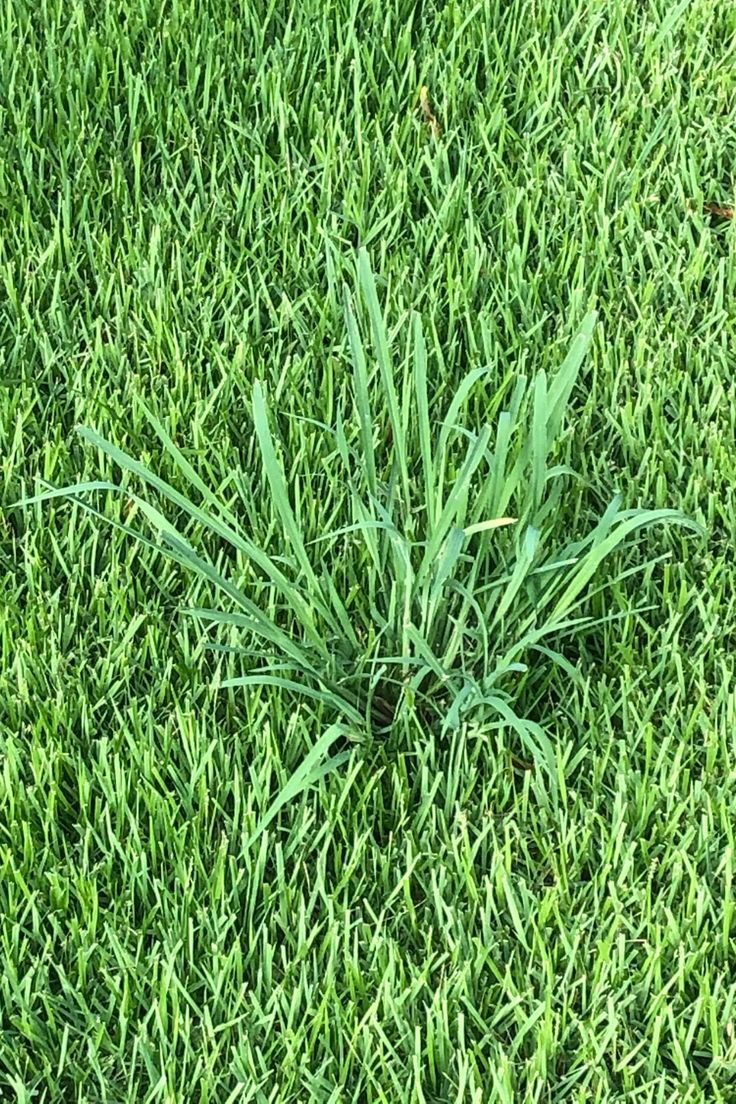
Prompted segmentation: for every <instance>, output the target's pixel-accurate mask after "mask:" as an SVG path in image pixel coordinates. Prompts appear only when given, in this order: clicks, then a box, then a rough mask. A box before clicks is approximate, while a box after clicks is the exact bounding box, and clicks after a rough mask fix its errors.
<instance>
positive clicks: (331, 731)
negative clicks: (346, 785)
mask: <svg viewBox="0 0 736 1104" xmlns="http://www.w3.org/2000/svg"><path fill="white" fill-rule="evenodd" d="M347 736H349V733H348V732H347V731H346V730H345V729H344V728H343V727H342V725H339V724H333V725H330V727H329V728H328V729H327V731H326V732H324V733H323V734H322V736H320V738H319V740H317V743H316V744H315V745H314V747H313V748H312V749H311V750H310V751H309V752H308V754H307V755H306V756H305V757H304V759H303V760H302V762H301V763H300V764H299V766H298V767H297V768H296V770H295V771H294V773H293V774H292V775H291V777H290V778H289V780H288V781H287V782H286V784H285V785H284V786H283V788H282V789H281V790H280V791H279V793H278V795H277V796H276V797H275V798H274V800H273V801H272V802H271V803H270V805H269V806H268V808H267V809H266V811H265V812H264V813H263V815H262V816H261V818H260V820H259V821H258V823H257V824H256V826H255V828H254V829H253V831H252V832H251V834H250V836H249V837H248V840H247V841H246V844H245V846H246V848H250V847H252V846H253V844H254V843H255V842H256V840H257V839H258V838H259V836H261V835H262V834H263V832H265V830H266V829H267V828H268V826H269V824H271V823H272V822H273V820H274V819H275V818H276V817H277V816H278V814H279V812H280V811H281V810H282V809H283V807H284V806H285V805H288V803H289V802H290V801H293V800H294V798H295V797H298V796H299V794H300V793H303V792H304V790H306V789H309V787H310V786H313V785H316V783H317V782H319V781H320V780H321V779H322V778H324V777H325V776H326V775H327V774H330V773H331V772H332V771H334V770H337V769H338V768H339V767H341V766H342V765H343V763H347V761H348V759H349V758H350V752H349V751H343V752H340V753H339V754H338V755H334V756H332V757H331V758H330V759H327V760H325V756H326V755H327V753H328V751H329V750H330V748H331V747H332V745H333V744H334V743H335V741H336V740H339V739H340V738H345V737H347Z"/></svg>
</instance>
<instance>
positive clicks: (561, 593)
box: [26, 251, 687, 835]
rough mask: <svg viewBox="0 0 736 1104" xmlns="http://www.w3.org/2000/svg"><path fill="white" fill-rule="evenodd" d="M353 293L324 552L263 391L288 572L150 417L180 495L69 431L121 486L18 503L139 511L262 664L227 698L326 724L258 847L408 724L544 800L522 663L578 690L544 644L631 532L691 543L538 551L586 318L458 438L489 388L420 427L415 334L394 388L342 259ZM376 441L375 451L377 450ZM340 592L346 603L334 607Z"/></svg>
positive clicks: (607, 522)
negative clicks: (459, 739)
mask: <svg viewBox="0 0 736 1104" xmlns="http://www.w3.org/2000/svg"><path fill="white" fill-rule="evenodd" d="M357 287H358V291H359V297H360V304H359V309H356V306H355V305H354V302H353V299H352V297H351V294H350V293H349V291H348V290H347V289H345V295H344V312H345V325H346V329H347V339H348V346H349V350H350V360H351V362H352V389H351V390H352V397H351V403H352V409H351V410H346V411H344V412H341V414H340V417H339V419H338V423H337V425H336V426H335V427H334V429H333V431H332V433H331V436H332V438H333V442H334V448H333V451H332V453H331V455H332V457H333V461H334V463H333V468H332V469H331V471H330V473H329V475H330V478H331V479H332V480H333V490H334V494H335V496H337V497H340V496H341V500H340V516H341V518H342V519H343V520H344V524H343V525H341V526H340V527H339V528H337V529H335V530H333V531H331V532H329V533H323V534H320V536H319V538H318V542H317V543H316V546H315V541H314V540H313V539H312V540H310V539H309V538H308V534H307V532H305V529H306V527H307V526H306V524H305V520H304V519H303V518H302V517H300V514H299V512H298V511H297V510H295V508H294V505H293V503H292V498H291V496H290V493H289V485H288V480H287V476H286V474H285V470H284V466H283V463H282V461H281V459H280V448H279V445H278V442H277V440H276V439H275V436H274V432H273V429H272V425H271V421H272V420H271V417H270V412H269V406H268V399H267V395H266V390H265V388H264V386H263V385H262V383H261V382H259V381H256V382H255V383H254V385H253V390H252V396H251V412H252V418H253V425H254V431H255V435H256V438H257V442H258V446H259V450H260V457H261V462H262V465H263V471H264V473H265V477H266V481H267V484H268V488H269V491H270V500H269V501H267V503H264V505H263V507H262V508H264V509H267V510H268V511H269V512H270V514H271V516H272V517H273V518H274V519H275V520H277V522H278V527H279V529H280V531H281V534H282V536H283V543H284V544H285V545H286V546H288V552H289V555H288V556H283V555H278V556H274V555H272V554H271V553H270V552H269V551H268V550H267V549H265V548H262V547H260V546H258V545H257V544H256V543H255V542H254V541H253V540H252V539H251V537H250V536H249V532H248V529H247V528H246V526H245V524H244V522H243V521H242V520H241V518H240V517H239V516H238V510H237V509H233V507H232V506H229V505H227V504H226V502H225V501H224V499H223V497H222V496H221V495H218V493H217V492H216V491H215V490H213V489H212V488H210V487H208V486H207V485H206V484H205V482H204V481H203V480H202V479H201V477H200V476H199V475H198V473H197V472H196V471H195V470H194V468H193V467H192V466H191V464H190V463H189V461H188V460H187V458H186V457H185V455H184V454H183V453H182V451H181V450H180V449H179V448H178V446H177V445H175V444H174V442H173V441H172V439H171V437H170V436H169V434H168V433H167V431H166V429H165V428H164V426H163V425H162V424H161V423H160V421H159V420H158V419H157V418H156V417H155V415H154V414H153V413H152V412H150V411H146V414H147V417H148V419H149V421H150V423H151V425H152V427H153V429H154V430H155V432H156V434H157V435H158V438H159V439H160V441H161V444H162V447H163V449H164V450H165V451H166V453H167V454H168V456H169V458H170V460H171V461H173V463H174V465H175V466H176V468H177V470H178V473H179V476H180V477H181V480H182V481H183V482H184V483H186V485H187V486H188V488H189V492H188V493H187V494H183V493H182V492H180V491H179V490H177V489H175V488H174V487H173V486H172V485H171V484H169V483H168V482H166V481H165V480H163V479H162V478H161V477H159V476H158V475H156V474H155V472H153V471H152V470H151V469H150V468H148V467H147V466H145V465H144V464H142V463H141V462H140V461H138V460H136V459H135V458H134V457H132V456H130V455H128V454H127V453H126V452H124V451H123V450H122V449H120V448H118V447H117V446H116V445H114V444H112V443H111V442H110V441H107V440H105V439H104V438H102V437H101V436H100V435H99V434H97V433H96V432H95V431H94V430H92V429H89V428H81V429H80V430H79V432H80V433H81V435H82V437H83V438H84V439H85V440H86V441H87V442H88V443H89V444H91V445H92V446H95V447H97V448H98V449H100V450H101V451H102V452H103V453H104V454H106V456H107V457H109V458H110V459H111V460H112V461H114V463H115V464H117V465H119V467H120V468H121V469H123V471H124V472H125V473H127V479H126V486H125V487H122V486H119V485H117V484H113V483H110V482H107V481H94V482H87V483H77V484H75V485H72V486H67V487H63V488H60V489H53V490H48V491H46V492H44V493H42V494H40V495H37V496H35V498H34V499H27V500H26V502H27V503H29V502H32V501H39V500H45V499H50V498H55V497H68V498H73V499H75V500H77V501H79V502H81V503H82V504H83V505H84V507H85V508H86V509H88V510H90V511H91V512H92V513H94V514H96V516H98V517H99V518H100V519H103V518H105V515H104V514H103V513H102V512H101V511H100V510H98V509H97V508H96V507H95V506H94V505H93V503H92V502H91V501H90V495H91V494H93V493H95V492H100V491H117V492H119V493H120V494H121V495H123V496H124V497H125V499H126V500H127V501H128V502H132V503H133V504H135V506H137V507H138V509H139V511H140V516H142V517H143V518H144V519H146V521H147V522H148V523H149V525H150V526H151V527H152V529H153V536H151V535H148V534H146V533H144V532H142V531H140V530H137V529H134V528H133V527H132V526H130V525H129V524H128V522H127V521H126V522H121V521H113V524H115V525H116V526H117V527H118V528H122V529H123V530H125V531H126V532H129V533H131V534H132V535H134V536H135V537H136V539H138V540H141V541H144V542H145V543H147V544H149V545H153V546H155V547H157V548H163V549H164V550H165V551H166V552H167V554H168V555H169V556H171V557H172V558H173V559H175V560H177V561H178V562H179V563H181V564H183V565H184V566H185V567H187V568H188V569H190V570H191V571H193V572H194V573H196V574H197V575H199V576H200V577H202V578H203V579H205V580H207V581H208V582H209V583H210V584H211V587H212V591H213V593H217V594H219V600H218V601H217V602H215V603H214V604H213V605H212V607H210V608H196V609H190V610H188V611H187V612H188V613H189V614H190V615H191V616H192V617H194V618H196V619H197V620H198V621H199V622H200V623H204V624H207V625H208V626H215V627H217V626H219V627H220V628H222V629H226V630H227V631H228V633H229V634H230V636H232V632H233V630H237V631H238V632H239V633H242V634H243V641H242V644H243V646H242V648H240V649H239V650H240V651H241V653H242V656H243V658H244V661H245V660H248V661H249V662H252V657H253V656H254V655H255V654H260V655H263V654H264V652H265V654H267V656H268V661H267V662H266V663H265V664H264V663H261V664H260V665H259V666H255V667H252V666H251V667H250V668H249V669H247V670H246V671H245V673H244V674H242V675H240V676H239V677H237V678H231V679H229V680H228V681H227V682H225V683H224V684H223V685H226V686H231V687H232V686H240V687H243V688H246V689H247V688H253V687H264V686H271V687H279V688H281V690H285V691H289V692H293V693H294V694H295V695H299V696H300V697H301V698H302V699H304V700H305V701H310V702H312V703H315V704H318V705H319V707H320V716H327V717H328V719H329V727H327V728H326V729H325V731H324V733H323V734H322V736H320V737H319V739H318V740H317V741H316V742H315V747H314V749H313V750H312V751H311V752H310V753H309V756H308V758H307V760H306V761H305V763H304V764H303V765H302V767H301V768H300V770H299V771H298V772H297V773H296V775H295V776H294V778H292V779H291V780H290V782H289V784H288V786H287V787H286V789H285V791H284V793H285V794H286V797H285V796H284V794H281V795H280V796H279V798H278V799H277V801H276V802H275V803H274V806H273V807H272V808H271V809H269V810H267V812H266V814H265V815H264V818H263V820H262V822H261V825H260V829H259V830H262V828H263V827H265V824H266V823H267V822H268V820H270V819H272V817H273V815H275V812H276V811H277V810H278V809H279V808H281V806H282V805H283V803H284V800H286V799H287V798H290V797H293V796H294V794H295V793H297V792H300V791H301V790H302V789H304V787H306V786H308V785H311V784H312V783H313V782H314V781H315V780H316V779H318V778H320V777H322V776H323V775H324V774H325V773H326V772H327V771H328V770H332V769H335V768H336V767H338V766H340V765H341V764H342V763H343V762H344V761H345V759H346V757H347V753H346V752H345V751H341V752H340V753H339V754H336V755H331V749H332V748H333V747H334V744H335V742H336V741H337V740H338V739H339V738H344V737H345V736H347V737H349V738H352V739H357V740H359V741H360V740H365V739H366V738H367V737H368V736H370V735H371V734H373V735H375V734H376V733H379V732H382V731H385V730H387V729H389V728H391V727H392V726H393V725H395V724H397V723H399V722H400V723H414V722H416V723H418V724H419V725H421V726H423V729H424V730H425V731H426V728H427V726H429V727H430V728H431V730H432V731H435V732H437V733H438V734H440V735H441V734H443V733H444V732H446V731H447V730H448V729H450V728H453V727H457V726H459V725H461V724H463V723H466V722H472V723H474V724H475V725H477V726H482V727H485V728H487V729H488V728H491V727H493V728H494V729H496V730H500V731H502V732H503V733H504V734H506V736H507V737H508V739H509V742H510V744H511V745H512V747H513V749H514V750H518V751H520V752H521V754H523V756H524V758H525V759H526V760H529V759H530V760H531V762H532V765H533V767H534V769H535V770H537V771H539V772H543V774H544V776H545V777H546V780H547V783H548V790H549V793H550V794H551V795H554V794H555V793H556V789H557V783H558V777H557V770H558V766H557V757H556V755H555V748H554V747H553V746H552V744H551V742H550V740H549V738H548V736H547V734H546V732H545V730H544V728H543V727H542V726H541V725H540V724H539V723H538V722H537V721H535V720H533V719H531V718H530V717H528V716H525V715H524V712H523V710H520V709H519V708H518V707H517V703H518V687H519V682H520V679H521V678H523V676H524V675H525V674H526V673H527V672H528V671H529V667H530V664H533V663H538V662H544V663H550V662H551V663H557V664H559V665H561V666H562V667H563V668H564V669H565V670H566V671H567V672H568V673H569V674H570V676H571V677H574V676H575V671H574V669H573V668H572V666H571V664H570V663H569V661H568V660H567V659H565V657H564V656H563V655H562V654H561V653H560V652H559V650H557V649H556V648H555V646H554V644H555V641H558V640H559V639H560V638H561V637H563V636H565V635H569V634H571V633H575V632H578V631H580V629H581V628H583V627H585V626H589V625H590V624H591V620H590V618H589V617H586V616H584V614H583V612H582V608H581V607H582V603H583V602H584V601H585V600H587V597H588V595H589V590H590V587H589V584H590V583H591V581H592V580H593V578H594V576H596V574H597V573H598V571H599V568H600V567H601V565H602V564H603V562H604V561H605V560H606V559H607V558H608V557H609V556H610V555H611V553H612V552H614V551H615V550H616V549H617V548H619V547H620V546H621V545H622V543H623V542H625V541H626V540H627V539H628V538H630V537H631V536H632V534H634V533H635V532H636V531H640V530H642V529H643V528H645V527H647V526H650V525H652V524H654V523H661V522H680V523H687V522H686V519H685V518H684V517H683V516H682V515H681V514H680V513H678V512H677V511H675V510H671V509H657V510H644V509H637V510H626V509H622V508H621V503H620V501H619V500H618V499H615V500H614V501H613V502H612V503H611V504H610V506H609V507H608V509H607V510H606V511H605V512H604V514H603V516H602V517H601V518H600V520H599V522H598V524H597V525H596V526H595V527H594V528H593V529H592V531H591V532H589V533H588V534H587V535H585V536H583V537H582V538H580V539H578V540H576V541H573V542H571V543H569V544H566V545H563V546H557V547H552V548H550V547H549V546H550V543H551V541H552V540H553V539H554V536H555V520H556V516H557V515H558V506H559V502H560V498H561V494H562V490H563V486H564V481H565V480H566V479H568V478H569V476H570V474H574V473H571V472H570V469H569V468H566V467H564V466H550V456H551V451H552V447H553V445H554V443H555V441H556V440H557V438H558V437H559V434H560V431H561V429H562V426H563V421H564V418H565V414H566V410H567V406H568V402H569V399H570V395H571V393H572V391H573V388H574V386H575V383H576V380H577V378H578V374H579V371H580V367H581V364H582V363H583V359H584V357H585V354H586V352H587V350H588V347H589V346H590V343H591V340H592V337H593V332H594V328H595V324H596V317H595V314H592V313H591V314H589V315H588V316H587V317H586V318H585V319H584V321H583V323H582V326H581V329H580V332H579V333H578V335H577V336H576V338H575V339H574V341H573V343H572V346H571V348H570V350H569V352H568V354H567V356H566V358H565V359H564V361H563V363H562V364H561V365H560V367H559V370H558V371H557V373H556V374H555V376H554V377H553V378H550V379H548V378H547V376H546V374H545V373H544V372H543V371H539V372H537V373H536V375H535V376H534V378H533V379H532V380H527V379H526V378H523V377H521V378H518V379H517V380H516V383H515V386H514V388H513V391H512V393H511V394H510V396H508V402H507V404H506V408H505V409H504V410H502V411H501V412H500V413H499V415H498V417H497V419H496V422H495V425H494V426H491V425H488V424H486V425H482V426H480V427H477V426H473V427H472V428H470V427H467V426H466V427H463V426H462V425H461V419H462V414H463V411H464V409H465V408H466V406H467V404H468V401H469V399H470V398H471V396H472V395H473V393H474V392H475V391H476V390H477V388H478V387H479V386H481V384H483V383H484V382H486V377H487V372H486V370H485V369H482V368H476V369H473V370H472V371H471V372H469V373H468V375H467V376H466V377H465V378H464V379H463V380H462V382H461V383H460V385H459V386H458V387H457V390H456V391H455V393H454V394H453V395H452V397H451V400H450V402H449V404H448V406H447V409H446V410H445V411H444V414H442V415H440V416H436V415H434V414H433V413H431V411H433V410H434V408H435V406H436V403H435V402H434V401H433V400H432V397H431V396H430V392H429V380H428V355H427V349H426V345H425V336H424V330H423V326H422V323H421V320H420V318H419V316H418V315H416V314H414V315H412V317H411V319H410V323H409V324H410V331H409V333H408V334H407V338H408V342H409V350H410V355H408V356H406V357H405V358H404V368H403V379H402V380H401V386H400V387H399V386H397V383H398V381H397V370H396V365H395V364H394V362H393V358H392V348H391V343H390V342H389V337H388V331H387V327H386V324H385V320H384V317H383V313H382V310H381V307H380V304H379V300H378V294H377V290H376V284H375V280H374V276H373V273H372V270H371V267H370V263H369V259H368V255H367V253H366V252H365V251H361V252H360V253H359V256H358V263H357ZM368 332H370V340H368ZM379 426H380V427H381V428H382V432H381V433H380V438H381V439H382V440H383V441H389V442H390V444H388V445H386V446H382V445H380V444H378V443H377V438H378V437H379V434H378V432H377V427H379ZM136 481H137V482H138V483H139V484H140V485H141V487H142V488H146V491H147V493H146V495H145V497H144V495H143V492H142V491H141V493H136V492H135V491H133V490H132V488H131V483H135V482H136ZM151 492H154V494H155V501H152V498H153V497H154V495H152V494H151ZM174 515H175V516H176V517H177V519H178V522H177V523H176V524H175V523H174V521H172V520H171V517H172V516H174ZM242 516H243V517H246V516H247V511H245V510H244V511H243V515H242ZM313 527H314V519H313V518H311V517H310V519H309V528H310V531H312V530H313ZM207 537H209V538H210V539H214V541H215V542H225V543H226V544H227V545H229V546H230V547H231V548H232V549H233V550H234V551H235V552H236V553H238V554H239V556H241V557H244V558H245V559H246V560H247V561H249V562H250V564H251V566H252V568H253V569H254V571H255V572H256V573H257V574H258V576H259V577H260V578H261V580H262V581H263V582H266V584H267V585H268V588H269V590H270V592H271V599H272V600H271V601H270V602H269V609H270V610H272V611H273V610H274V608H277V609H278V616H277V617H274V616H272V615H271V614H269V613H267V612H266V609H265V608H264V605H263V604H261V603H259V602H257V601H256V599H255V597H254V595H253V593H252V592H251V591H250V590H249V589H246V588H245V586H244V585H242V583H241V582H239V581H238V580H237V579H235V578H233V577H232V575H231V574H228V573H227V572H226V571H225V569H224V568H223V567H222V562H223V561H222V558H220V559H218V558H217V557H215V556H214V555H209V554H208V553H207V551H206V550H205V548H204V546H205V545H206V543H207V540H206V538H207ZM337 564H340V571H339V573H338V571H337V570H336V567H335V565H337ZM346 579H347V581H348V583H349V584H350V583H352V585H349V586H348V587H347V588H346V587H345V586H344V583H345V580H346ZM340 581H342V583H343V586H342V587H341V586H340V585H339V583H340ZM611 581H612V580H611V579H609V580H608V582H609V583H610V582H611ZM261 590H262V587H261ZM348 594H349V595H350V597H348ZM356 595H357V596H358V597H356ZM256 644H257V648H258V652H256V650H255V647H254V645H256ZM229 650H232V648H229ZM236 650H238V649H237V648H236ZM257 834H258V830H257V831H256V833H255V835H257Z"/></svg>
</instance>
